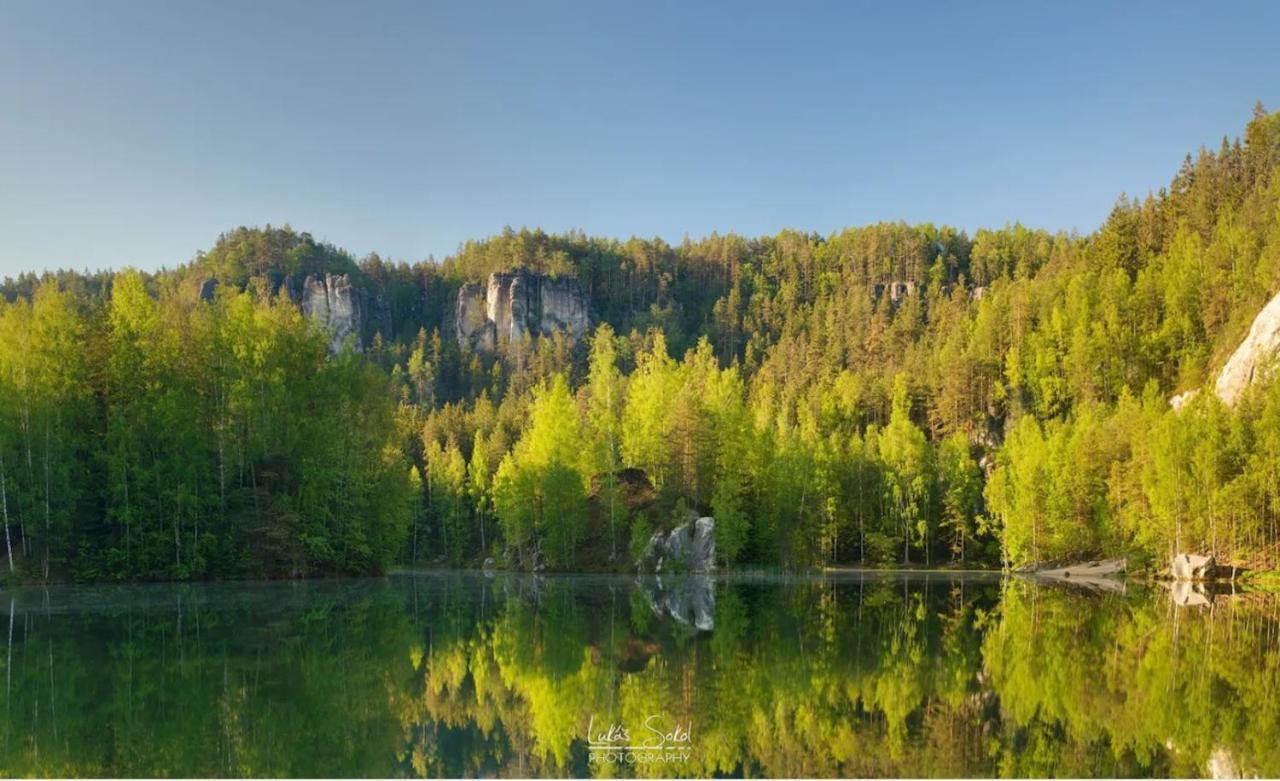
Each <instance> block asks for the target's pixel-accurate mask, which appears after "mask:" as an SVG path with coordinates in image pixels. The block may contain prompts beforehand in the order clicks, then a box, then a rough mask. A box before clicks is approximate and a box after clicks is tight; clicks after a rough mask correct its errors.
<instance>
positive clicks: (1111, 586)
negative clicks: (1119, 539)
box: [1023, 559, 1125, 594]
mask: <svg viewBox="0 0 1280 781" xmlns="http://www.w3.org/2000/svg"><path fill="white" fill-rule="evenodd" d="M1023 573H1024V574H1026V575H1029V576H1030V577H1031V578H1032V579H1033V580H1038V581H1043V582H1050V583H1061V584H1064V585H1068V586H1077V587H1079V588H1084V589H1088V590H1090V591H1108V592H1114V593H1118V594H1123V593H1124V592H1125V582H1124V580H1123V576H1124V573H1125V560H1124V559H1101V560H1099V561H1082V562H1077V563H1075V564H1043V565H1037V566H1032V567H1029V568H1025V569H1024V570H1023Z"/></svg>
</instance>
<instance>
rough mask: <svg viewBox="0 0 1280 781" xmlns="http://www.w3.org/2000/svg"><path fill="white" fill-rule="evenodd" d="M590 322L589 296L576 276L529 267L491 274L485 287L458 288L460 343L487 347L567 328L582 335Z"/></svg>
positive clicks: (456, 326) (576, 335)
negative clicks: (549, 274)
mask: <svg viewBox="0 0 1280 781" xmlns="http://www.w3.org/2000/svg"><path fill="white" fill-rule="evenodd" d="M588 325H589V318H588V315H587V297H586V295H585V294H584V293H583V292H582V286H581V285H579V284H578V281H577V280H576V279H571V278H567V277H560V278H557V279H552V278H551V277H547V276H543V275H542V274H534V273H532V272H529V271H514V272H510V273H505V274H490V275H489V282H488V285H486V286H483V287H482V286H481V285H478V284H467V285H463V286H462V289H460V290H459V291H458V303H457V307H456V310H455V315H454V329H455V330H456V332H457V337H458V343H459V344H462V345H465V346H470V347H471V348H472V349H474V350H480V351H484V352H489V351H492V350H494V349H495V348H496V347H498V346H499V345H503V344H510V343H518V342H519V341H520V340H521V339H523V338H524V337H526V336H528V337H535V336H550V335H552V334H554V333H557V332H559V331H566V332H568V334H569V335H570V336H571V337H572V338H574V339H578V338H581V337H582V336H583V335H584V334H585V333H586V332H587V327H588Z"/></svg>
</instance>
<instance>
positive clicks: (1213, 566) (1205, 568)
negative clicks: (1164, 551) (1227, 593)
mask: <svg viewBox="0 0 1280 781" xmlns="http://www.w3.org/2000/svg"><path fill="white" fill-rule="evenodd" d="M1244 571H1245V570H1244V568H1242V567H1236V566H1232V565H1227V564H1218V562H1217V561H1215V560H1214V558H1213V557H1212V556H1200V555H1197V554H1194V553H1179V554H1178V555H1176V556H1174V557H1173V561H1172V562H1171V563H1170V565H1169V577H1170V578H1172V579H1173V580H1181V581H1208V580H1235V579H1236V577H1237V576H1239V575H1240V574H1241V573H1243V572H1244Z"/></svg>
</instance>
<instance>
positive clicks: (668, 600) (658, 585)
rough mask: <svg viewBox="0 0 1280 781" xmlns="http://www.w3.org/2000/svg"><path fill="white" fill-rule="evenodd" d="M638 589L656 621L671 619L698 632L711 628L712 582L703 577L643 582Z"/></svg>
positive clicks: (713, 592) (714, 594)
mask: <svg viewBox="0 0 1280 781" xmlns="http://www.w3.org/2000/svg"><path fill="white" fill-rule="evenodd" d="M641 588H643V589H644V593H645V596H646V597H647V598H648V599H649V607H650V609H652V610H653V614H654V615H656V616H658V617H659V618H664V617H670V618H674V619H675V620H676V621H679V622H680V623H682V624H686V625H688V626H692V627H693V628H694V629H697V630H698V631H700V632H710V631H711V630H712V629H714V628H715V625H716V622H715V615H716V590H715V582H714V581H712V579H711V578H709V577H707V576H700V577H699V576H691V577H674V578H667V580H666V581H664V580H663V579H662V578H652V579H645V580H643V581H641Z"/></svg>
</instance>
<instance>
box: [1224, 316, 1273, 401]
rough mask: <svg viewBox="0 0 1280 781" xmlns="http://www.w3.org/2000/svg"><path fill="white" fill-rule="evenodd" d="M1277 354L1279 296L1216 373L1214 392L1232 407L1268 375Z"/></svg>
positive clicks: (1254, 321)
mask: <svg viewBox="0 0 1280 781" xmlns="http://www.w3.org/2000/svg"><path fill="white" fill-rule="evenodd" d="M1277 353H1280V295H1277V296H1276V297H1275V298H1272V299H1271V300H1270V301H1269V302H1267V305H1266V306H1264V307H1263V308H1262V311H1261V312H1259V313H1258V316H1257V317H1255V318H1254V320H1253V325H1252V326H1250V327H1249V335H1248V336H1246V337H1245V339H1244V341H1243V342H1241V343H1240V346H1239V347H1237V348H1236V351H1235V352H1234V353H1232V354H1231V357H1230V358H1229V359H1227V363H1226V365H1225V366H1223V367H1222V371H1221V372H1219V373H1218V380H1217V382H1216V383H1215V384H1214V392H1215V393H1217V394H1218V398H1220V399H1222V401H1223V402H1225V403H1226V404H1227V405H1228V406H1229V405H1232V404H1235V402H1236V400H1237V399H1239V398H1240V395H1241V394H1242V393H1244V391H1245V389H1246V388H1248V387H1249V386H1250V385H1251V384H1253V383H1254V382H1255V381H1257V380H1260V379H1262V375H1264V374H1266V373H1267V370H1268V369H1269V368H1270V367H1269V364H1270V363H1271V362H1273V361H1274V360H1275V358H1276V355H1277Z"/></svg>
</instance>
